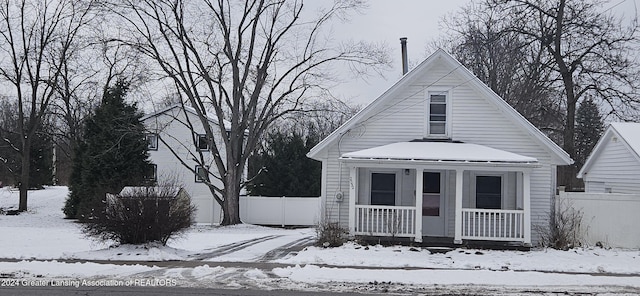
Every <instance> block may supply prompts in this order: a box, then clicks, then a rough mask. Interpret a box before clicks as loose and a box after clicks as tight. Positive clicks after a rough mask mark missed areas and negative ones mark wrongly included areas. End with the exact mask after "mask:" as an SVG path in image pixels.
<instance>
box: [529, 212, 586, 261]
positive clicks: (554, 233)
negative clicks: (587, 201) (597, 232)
mask: <svg viewBox="0 0 640 296" xmlns="http://www.w3.org/2000/svg"><path fill="white" fill-rule="evenodd" d="M582 215H583V214H582V212H581V211H579V210H576V209H574V208H573V207H571V205H568V204H566V203H561V204H560V205H559V206H558V207H556V210H555V212H554V213H550V214H549V224H548V225H545V226H542V227H540V226H538V227H536V230H537V231H538V233H539V235H540V244H541V245H542V246H543V247H548V248H553V249H557V250H565V251H566V250H568V249H571V248H575V247H579V246H581V245H582V231H583V230H582Z"/></svg>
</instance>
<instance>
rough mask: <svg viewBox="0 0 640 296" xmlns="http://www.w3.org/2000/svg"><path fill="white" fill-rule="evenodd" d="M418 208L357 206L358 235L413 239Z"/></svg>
mask: <svg viewBox="0 0 640 296" xmlns="http://www.w3.org/2000/svg"><path fill="white" fill-rule="evenodd" d="M415 223H416V208H415V207H401V206H371V205H356V223H355V234H356V235H373V236H396V237H413V236H415V229H416V224H415Z"/></svg>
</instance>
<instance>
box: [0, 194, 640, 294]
mask: <svg viewBox="0 0 640 296" xmlns="http://www.w3.org/2000/svg"><path fill="white" fill-rule="evenodd" d="M67 194H68V191H67V188H66V187H50V188H47V189H46V190H40V191H33V192H30V194H29V211H28V212H27V213H23V214H21V215H18V216H4V215H0V257H2V258H5V260H0V280H3V281H5V280H6V281H7V282H3V283H14V284H17V285H39V284H48V285H58V284H67V285H75V284H78V285H166V286H175V285H179V286H200V287H209V286H216V287H220V286H224V287H233V288H241V287H254V288H260V289H282V288H288V289H304V290H329V291H336V292H339V291H366V292H397V293H414V292H415V293H424V294H441V293H461V294H466V293H471V294H480V293H484V294H496V293H497V294H509V293H516V294H537V293H556V292H569V293H585V292H589V293H599V294H607V293H628V294H638V293H640V251H638V250H620V249H613V250H605V249H600V248H595V249H576V250H571V251H566V252H564V251H556V250H550V249H539V250H533V251H531V252H517V251H488V250H471V249H457V250H453V251H450V252H447V253H444V254H441V253H431V252H429V251H428V250H426V249H417V248H410V247H401V246H395V247H382V246H360V245H357V244H354V243H348V244H346V245H344V246H342V247H339V248H333V249H324V248H318V247H311V246H309V247H306V248H305V249H304V250H303V251H300V252H298V253H288V250H289V248H290V247H295V246H300V245H307V244H309V242H310V241H311V239H312V237H313V236H314V230H313V229H279V228H268V227H260V226H253V225H238V226H233V227H212V226H194V227H192V228H191V229H189V230H188V231H187V232H185V233H184V235H183V236H182V237H180V238H177V239H174V240H171V241H170V242H169V243H168V246H164V247H163V246H158V245H146V246H130V245H125V246H114V245H113V243H112V242H107V243H104V242H98V241H95V240H92V239H89V238H86V237H85V236H84V235H83V234H82V232H81V225H79V224H78V223H75V222H74V221H73V220H65V219H63V218H64V216H63V213H62V211H61V208H62V206H63V204H64V199H65V197H66V195H67ZM17 202H18V196H17V192H15V191H11V190H10V189H9V188H0V208H5V209H7V208H10V207H16V206H17ZM8 259H12V260H8ZM16 259H17V260H16ZM79 260H89V261H91V260H94V261H95V260H111V261H118V262H114V263H113V264H105V263H104V262H102V261H100V263H96V262H79ZM168 260H176V262H175V263H172V264H159V263H156V265H158V266H154V264H153V263H151V264H150V263H146V262H143V261H168ZM120 261H138V262H130V263H128V264H123V263H122V262H120ZM222 262H226V263H225V264H223V263H222ZM228 262H243V263H242V264H237V266H236V265H234V264H233V263H228ZM160 266H163V267H160ZM83 281H85V282H83Z"/></svg>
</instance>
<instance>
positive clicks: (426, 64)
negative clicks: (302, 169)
mask: <svg viewBox="0 0 640 296" xmlns="http://www.w3.org/2000/svg"><path fill="white" fill-rule="evenodd" d="M438 60H441V61H443V62H444V63H445V64H447V65H448V67H449V68H450V69H452V70H451V73H454V72H455V73H456V74H458V75H461V76H462V77H463V80H465V81H467V82H468V83H469V84H471V85H472V86H473V87H475V89H476V90H479V91H480V92H481V93H482V94H484V95H485V97H487V98H489V100H490V101H491V102H493V103H494V104H495V105H496V107H497V108H498V109H499V110H500V111H502V112H503V113H504V114H505V115H506V116H507V117H510V118H511V119H513V120H514V121H515V122H517V123H519V124H520V126H522V127H523V128H524V130H525V131H526V132H527V133H528V134H529V135H530V136H531V138H533V139H535V140H536V141H538V142H539V143H540V144H541V145H542V146H543V147H545V148H546V149H547V150H549V152H550V153H551V154H552V155H555V156H556V157H557V158H558V159H559V160H560V162H561V163H560V164H562V165H568V164H572V163H573V160H572V159H571V157H569V154H567V153H566V152H565V151H564V150H562V148H560V147H559V146H558V145H556V143H554V142H553V141H551V139H549V138H548V137H547V136H546V135H544V134H543V133H542V132H541V131H540V130H539V129H537V128H536V127H535V126H534V125H533V124H531V123H530V122H529V121H528V120H527V119H525V118H524V117H523V116H522V115H521V114H520V113H518V111H516V110H515V109H513V107H511V106H510V105H509V104H508V103H507V102H505V101H504V100H503V99H502V98H500V96H498V95H497V94H496V93H495V92H494V91H493V90H491V89H490V88H489V87H488V86H487V85H486V84H484V83H483V82H482V81H481V80H480V79H478V77H476V76H475V75H474V74H473V73H471V71H469V69H467V68H466V67H464V66H463V65H462V64H461V63H460V62H458V60H456V59H455V58H453V57H452V56H451V55H449V54H448V53H446V52H445V51H444V50H442V49H438V50H436V52H434V53H433V54H432V55H430V56H429V57H428V58H427V59H426V60H424V61H423V62H422V63H420V64H419V65H418V66H417V67H415V68H414V69H412V70H411V71H409V73H407V74H405V75H404V76H403V77H402V78H400V80H398V81H397V82H396V83H395V84H393V85H392V86H391V87H390V88H389V89H388V90H386V91H385V92H384V93H383V94H382V95H380V96H379V97H378V98H377V99H375V100H374V101H373V102H371V103H370V104H369V105H367V106H366V107H365V108H364V109H362V110H360V112H358V113H356V115H354V116H353V117H351V118H350V119H349V120H347V122H345V123H344V124H343V125H342V126H340V127H339V128H338V129H337V130H335V131H334V132H333V133H331V134H330V135H329V136H327V137H326V138H325V139H323V140H322V141H320V143H318V145H316V146H315V147H313V148H312V149H311V150H310V151H309V153H307V156H308V157H310V158H313V159H316V160H321V159H320V157H319V154H320V153H321V152H322V151H323V150H325V149H327V148H328V147H329V146H330V145H331V144H332V143H334V142H335V141H336V140H338V139H339V138H340V137H341V136H342V135H343V134H345V133H347V132H348V131H349V130H351V129H352V128H353V127H355V126H356V125H357V124H358V123H359V122H361V121H363V120H366V119H368V118H369V117H371V116H373V115H375V110H376V109H377V108H378V107H379V106H381V105H382V104H384V103H385V102H386V101H388V100H391V99H393V98H394V97H395V96H396V94H397V93H399V91H401V90H402V89H403V88H404V87H406V86H408V85H410V84H411V83H413V82H415V81H416V80H417V79H418V78H419V77H420V76H421V75H422V74H423V73H424V72H425V71H427V70H428V69H429V68H430V67H431V66H432V65H433V64H434V63H435V62H436V61H438Z"/></svg>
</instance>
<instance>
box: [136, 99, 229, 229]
mask: <svg viewBox="0 0 640 296" xmlns="http://www.w3.org/2000/svg"><path fill="white" fill-rule="evenodd" d="M142 122H143V123H144V125H145V127H146V128H147V131H149V133H148V134H147V139H148V141H149V159H150V160H151V162H152V163H153V164H154V167H153V168H154V170H155V173H154V175H155V178H156V179H158V178H159V179H175V180H176V181H178V182H180V183H181V184H182V185H183V186H184V188H185V190H186V191H187V193H188V194H189V195H190V196H191V199H192V202H193V203H194V204H195V206H196V208H197V211H196V218H195V221H196V222H197V223H209V224H217V223H220V221H221V220H222V215H221V214H222V213H221V207H220V206H219V205H218V203H217V202H216V201H215V200H214V199H213V197H212V195H211V191H210V190H209V187H208V186H207V185H206V184H204V183H203V178H202V177H201V176H202V174H204V170H203V166H202V164H198V163H197V162H196V161H195V160H194V158H195V159H199V155H200V154H202V155H203V157H204V160H205V161H204V163H203V164H204V166H206V167H208V168H209V170H210V171H211V172H212V173H213V174H216V173H217V170H216V169H215V168H216V166H215V163H214V160H213V155H212V153H211V151H210V149H209V147H208V143H207V141H206V137H205V131H204V128H203V127H202V123H201V122H200V119H199V118H198V115H197V113H196V111H195V110H194V109H193V108H191V107H184V108H183V107H182V106H181V105H173V106H170V107H168V108H165V109H163V110H160V111H157V112H155V113H152V114H149V115H147V116H144V117H143V118H142ZM209 122H210V124H211V125H212V127H213V128H212V129H213V133H214V140H215V141H216V142H217V143H221V142H222V138H221V137H222V136H221V132H220V129H219V128H217V127H218V120H217V118H215V117H214V116H213V115H209ZM225 125H226V122H225ZM227 130H228V128H227ZM219 149H220V152H221V154H222V155H223V159H224V153H225V151H224V145H219ZM183 162H184V163H183ZM185 164H186V165H187V166H185ZM210 179H211V181H212V182H215V181H217V180H215V178H210ZM217 182H220V181H217ZM218 185H220V186H221V182H220V184H218Z"/></svg>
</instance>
